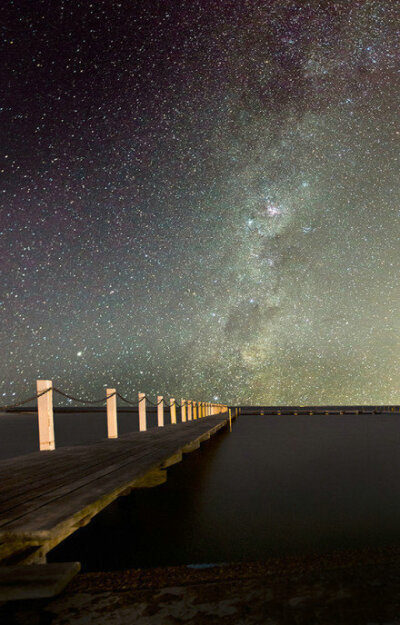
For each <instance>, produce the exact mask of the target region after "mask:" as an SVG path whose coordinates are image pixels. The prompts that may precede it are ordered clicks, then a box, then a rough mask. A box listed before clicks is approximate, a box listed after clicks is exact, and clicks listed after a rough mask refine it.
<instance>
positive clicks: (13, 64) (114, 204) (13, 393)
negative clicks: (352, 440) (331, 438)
mask: <svg viewBox="0 0 400 625" xmlns="http://www.w3.org/2000/svg"><path fill="white" fill-rule="evenodd" d="M0 24H1V27H0V35H1V41H0V47H1V50H0V59H1V61H0V80H1V101H0V137H1V145H0V176H1V182H0V206H1V208H0V259H1V263H0V264H1V272H2V276H1V283H0V284H1V288H0V301H1V312H0V314H1V323H0V340H1V351H2V358H1V362H0V380H1V389H2V390H1V394H2V399H3V402H2V403H6V402H11V401H15V400H17V399H22V398H24V397H26V396H28V395H30V394H31V393H32V391H34V390H35V380H36V378H44V379H52V380H53V381H54V384H55V385H56V386H58V387H59V388H61V389H63V390H66V391H69V392H71V393H74V394H75V395H76V394H78V395H80V396H83V397H93V396H94V397H96V396H98V394H99V390H100V394H101V392H102V389H103V388H104V386H105V385H107V386H110V387H113V386H117V387H118V390H119V391H120V392H121V393H122V394H124V395H125V396H128V397H131V398H134V399H135V398H136V393H137V391H138V390H140V391H143V392H146V393H148V394H149V395H150V396H154V395H155V394H156V393H161V394H165V395H166V396H169V395H171V396H175V397H178V398H180V397H186V398H191V399H195V400H200V399H203V400H205V399H210V398H212V397H215V398H219V399H220V400H221V401H225V402H228V403H253V404H257V403H259V404H263V403H264V404H339V403H343V404H346V403H350V404H351V403H353V404H363V403H365V404H370V403H371V404H375V403H399V401H400V395H399V390H398V389H399V380H400V366H399V354H400V316H399V309H400V291H399V269H400V267H399V265H400V226H399V223H400V222H399V220H400V210H399V209H400V202H399V199H400V184H399V146H400V124H399V104H400V50H399V47H400V43H399V42H400V2H397V1H393V0H391V1H387V2H386V1H377V0H352V1H349V0H337V1H323V0H320V1H317V0H316V1H311V0H310V1H306V0H305V1H300V0H279V1H278V0H276V1H275V0H262V1H261V0H180V1H178V0H121V1H118V0H96V1H94V0H93V2H90V0H87V1H86V0H85V1H82V0H35V2H32V0H4V2H2V3H1V8H0Z"/></svg>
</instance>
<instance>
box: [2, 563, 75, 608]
mask: <svg viewBox="0 0 400 625" xmlns="http://www.w3.org/2000/svg"><path fill="white" fill-rule="evenodd" d="M80 568H81V565H80V563H79V562H60V563H59V562H54V563H51V564H31V565H30V566H23V565H19V566H5V567H0V601H18V600H21V599H43V598H45V597H54V596H55V595H58V594H59V593H60V592H61V591H62V590H63V589H64V588H65V586H66V585H67V584H68V583H69V582H70V581H71V579H72V578H73V577H75V575H76V574H77V573H79V571H80Z"/></svg>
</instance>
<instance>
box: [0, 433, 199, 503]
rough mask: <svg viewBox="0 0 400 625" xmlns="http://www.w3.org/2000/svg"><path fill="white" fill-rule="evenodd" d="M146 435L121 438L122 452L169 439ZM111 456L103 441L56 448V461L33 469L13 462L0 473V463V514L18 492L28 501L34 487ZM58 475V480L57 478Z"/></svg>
mask: <svg viewBox="0 0 400 625" xmlns="http://www.w3.org/2000/svg"><path fill="white" fill-rule="evenodd" d="M194 425H197V424H194ZM209 425H210V424H208V427H209ZM168 427H170V426H167V427H166V429H167V428H168ZM157 432H160V430H157ZM148 434H149V432H147V433H146V434H144V433H142V434H137V433H135V434H134V436H135V437H136V438H135V439H134V440H126V438H125V441H124V442H127V444H128V445H129V447H128V448H127V450H126V451H125V453H127V454H128V453H132V452H133V451H134V448H140V449H142V448H143V446H144V445H148V444H151V442H152V440H155V439H162V440H164V441H167V440H169V438H168V435H166V436H162V435H160V434H159V435H158V437H155V436H154V435H153V436H151V437H148ZM166 434H167V433H166ZM170 434H173V437H174V438H176V439H177V440H178V438H180V432H176V429H175V430H174V429H172V431H170ZM124 436H125V437H127V436H131V435H130V434H128V435H124ZM144 437H146V438H144ZM123 439H124V437H121V438H120V441H123ZM55 453H57V452H55ZM119 453H122V452H119ZM38 455H40V454H38ZM114 457H115V448H114V447H110V444H109V441H107V442H105V443H103V444H102V446H101V447H100V446H99V444H96V445H89V446H82V447H73V448H64V449H60V450H59V452H58V457H57V458H56V457H54V456H53V457H52V458H51V459H50V458H49V459H46V461H45V460H44V459H43V457H42V456H41V459H42V462H41V465H39V466H36V467H26V468H25V469H24V470H23V471H22V472H21V471H20V470H19V468H18V462H15V463H14V464H13V465H12V466H11V467H8V471H6V472H5V471H4V470H2V469H3V467H2V463H0V473H1V477H2V479H1V482H0V515H1V506H2V503H3V502H4V501H7V503H9V501H10V499H12V498H14V497H18V496H19V495H20V494H22V493H28V494H29V496H30V498H31V494H32V492H33V490H35V488H36V487H37V486H38V485H39V487H43V486H44V485H49V486H50V485H53V484H55V483H56V484H58V483H60V480H64V479H65V481H67V480H70V479H72V476H73V474H74V473H76V474H81V473H82V472H86V471H87V470H89V467H92V466H96V465H104V464H105V463H106V462H108V461H109V460H110V459H112V460H114ZM23 458H24V457H23ZM15 460H18V459H15ZM50 460H51V461H52V465H51V466H52V471H51V472H50V474H49V471H48V461H50ZM57 460H58V462H57ZM53 461H54V462H53ZM60 474H61V476H62V477H60ZM28 476H29V478H28ZM7 478H8V479H7ZM43 478H45V479H43Z"/></svg>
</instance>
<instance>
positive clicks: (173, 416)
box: [169, 397, 176, 424]
mask: <svg viewBox="0 0 400 625" xmlns="http://www.w3.org/2000/svg"><path fill="white" fill-rule="evenodd" d="M169 405H170V411H171V423H174V424H175V423H176V403H175V399H174V398H173V397H171V398H170V400H169Z"/></svg>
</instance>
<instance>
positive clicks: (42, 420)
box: [36, 380, 56, 451]
mask: <svg viewBox="0 0 400 625" xmlns="http://www.w3.org/2000/svg"><path fill="white" fill-rule="evenodd" d="M36 389H37V394H38V395H39V394H40V393H43V391H46V390H47V389H51V390H49V391H48V392H47V393H45V394H44V395H42V396H41V397H38V400H37V404H38V422H39V448H40V451H52V450H53V449H55V448H56V443H55V440H54V417H53V382H52V381H51V380H37V381H36Z"/></svg>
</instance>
